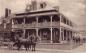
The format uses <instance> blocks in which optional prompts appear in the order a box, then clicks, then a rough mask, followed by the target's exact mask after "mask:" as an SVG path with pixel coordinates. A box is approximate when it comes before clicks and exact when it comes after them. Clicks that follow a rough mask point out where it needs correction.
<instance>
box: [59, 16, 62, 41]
mask: <svg viewBox="0 0 86 53" xmlns="http://www.w3.org/2000/svg"><path fill="white" fill-rule="evenodd" d="M59 16H60V27H59V29H60V37H59V41H60V42H61V40H62V39H61V38H62V35H61V19H62V16H61V14H60V15H59Z"/></svg>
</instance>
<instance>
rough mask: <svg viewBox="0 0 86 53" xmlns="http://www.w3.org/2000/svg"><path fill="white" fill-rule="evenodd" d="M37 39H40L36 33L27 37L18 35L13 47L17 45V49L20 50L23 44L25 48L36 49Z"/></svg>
mask: <svg viewBox="0 0 86 53" xmlns="http://www.w3.org/2000/svg"><path fill="white" fill-rule="evenodd" d="M37 40H38V38H37V36H35V35H30V36H28V37H27V38H23V37H22V36H21V37H18V36H17V37H16V38H15V41H14V44H13V47H14V46H17V49H18V50H20V48H21V47H22V46H24V48H25V49H26V50H32V51H35V47H36V43H37Z"/></svg>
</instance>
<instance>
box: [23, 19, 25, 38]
mask: <svg viewBox="0 0 86 53" xmlns="http://www.w3.org/2000/svg"><path fill="white" fill-rule="evenodd" d="M24 26H25V18H24V19H23V38H25V27H24Z"/></svg>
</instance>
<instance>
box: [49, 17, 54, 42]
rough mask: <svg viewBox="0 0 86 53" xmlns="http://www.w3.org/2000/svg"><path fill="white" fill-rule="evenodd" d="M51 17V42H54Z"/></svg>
mask: <svg viewBox="0 0 86 53" xmlns="http://www.w3.org/2000/svg"><path fill="white" fill-rule="evenodd" d="M50 18H51V23H50V25H51V28H50V31H51V43H53V35H52V16H50Z"/></svg>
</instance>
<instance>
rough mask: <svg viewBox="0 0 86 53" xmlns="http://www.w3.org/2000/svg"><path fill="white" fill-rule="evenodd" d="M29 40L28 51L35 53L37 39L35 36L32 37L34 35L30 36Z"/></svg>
mask: <svg viewBox="0 0 86 53" xmlns="http://www.w3.org/2000/svg"><path fill="white" fill-rule="evenodd" d="M29 39H30V49H31V50H32V51H35V48H36V43H37V40H38V38H37V37H36V36H34V35H31V36H30V37H29Z"/></svg>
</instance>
